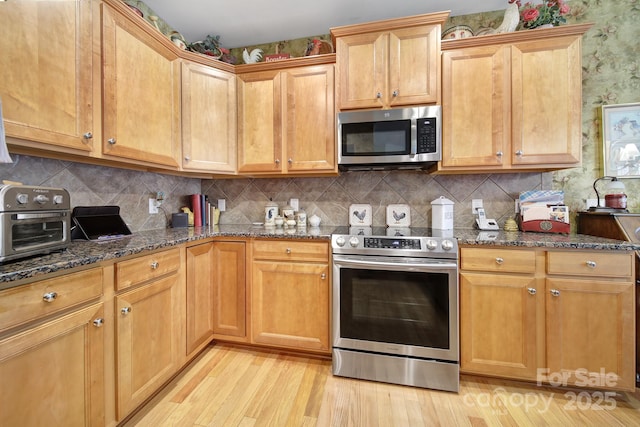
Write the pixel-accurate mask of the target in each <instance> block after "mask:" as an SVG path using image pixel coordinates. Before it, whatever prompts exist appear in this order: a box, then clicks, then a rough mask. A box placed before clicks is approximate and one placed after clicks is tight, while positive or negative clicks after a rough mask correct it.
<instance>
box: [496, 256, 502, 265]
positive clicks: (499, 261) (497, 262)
mask: <svg viewBox="0 0 640 427" xmlns="http://www.w3.org/2000/svg"><path fill="white" fill-rule="evenodd" d="M496 264H498V265H502V264H504V258H500V257H498V258H496Z"/></svg>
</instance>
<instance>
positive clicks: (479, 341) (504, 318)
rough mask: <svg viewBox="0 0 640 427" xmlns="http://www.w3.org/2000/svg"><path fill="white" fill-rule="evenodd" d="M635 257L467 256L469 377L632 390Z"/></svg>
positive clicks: (463, 257)
mask: <svg viewBox="0 0 640 427" xmlns="http://www.w3.org/2000/svg"><path fill="white" fill-rule="evenodd" d="M633 257H634V253H633V252H632V251H628V252H627V251H624V252H614V251H587V250H574V251H570V250H548V251H546V250H540V249H511V248H477V247H463V248H461V252H460V262H461V264H460V317H461V321H460V324H461V336H460V348H461V371H462V372H466V373H475V374H483V375H491V376H499V377H505V378H515V379H525V380H532V381H551V382H552V384H554V385H565V386H583V387H593V388H599V389H615V390H633V389H634V387H635V306H634V301H635V299H634V297H635V295H634V281H633V278H634V277H635V271H634V269H635V264H634V258H633Z"/></svg>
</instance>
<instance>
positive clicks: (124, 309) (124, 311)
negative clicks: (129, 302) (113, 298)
mask: <svg viewBox="0 0 640 427" xmlns="http://www.w3.org/2000/svg"><path fill="white" fill-rule="evenodd" d="M120 313H122V315H123V316H126V315H127V314H129V313H131V307H122V308H121V309H120Z"/></svg>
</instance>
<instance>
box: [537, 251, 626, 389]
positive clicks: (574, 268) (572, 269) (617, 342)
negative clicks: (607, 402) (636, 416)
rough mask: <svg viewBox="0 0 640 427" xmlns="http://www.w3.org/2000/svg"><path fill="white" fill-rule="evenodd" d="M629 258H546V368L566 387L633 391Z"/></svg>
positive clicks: (610, 255) (603, 255)
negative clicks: (577, 386) (563, 378)
mask: <svg viewBox="0 0 640 427" xmlns="http://www.w3.org/2000/svg"><path fill="white" fill-rule="evenodd" d="M633 257H634V253H633V252H632V251H628V252H623V253H602V252H586V251H580V252H569V251H550V252H548V253H547V273H548V276H547V280H546V282H547V283H546V297H545V298H546V316H547V328H546V335H547V365H546V366H547V369H548V372H549V374H552V375H553V377H552V379H555V380H557V378H560V377H561V375H564V376H566V378H567V379H566V383H567V384H569V385H574V384H575V385H579V386H590V387H594V388H612V389H620V390H628V391H633V390H635V336H636V335H635V298H634V297H635V294H634V280H635V279H634V278H635V271H634V267H635V264H634V258H633Z"/></svg>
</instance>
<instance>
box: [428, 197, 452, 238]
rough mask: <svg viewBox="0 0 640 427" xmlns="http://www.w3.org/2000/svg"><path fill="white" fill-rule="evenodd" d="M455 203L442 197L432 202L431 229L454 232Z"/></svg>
mask: <svg viewBox="0 0 640 427" xmlns="http://www.w3.org/2000/svg"><path fill="white" fill-rule="evenodd" d="M453 204H454V203H453V202H452V201H451V200H449V199H447V198H446V197H444V196H440V197H438V198H437V199H435V200H434V201H433V202H431V228H433V229H435V230H453Z"/></svg>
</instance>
